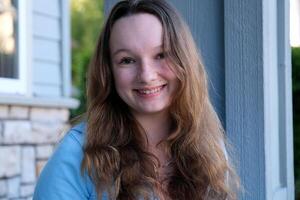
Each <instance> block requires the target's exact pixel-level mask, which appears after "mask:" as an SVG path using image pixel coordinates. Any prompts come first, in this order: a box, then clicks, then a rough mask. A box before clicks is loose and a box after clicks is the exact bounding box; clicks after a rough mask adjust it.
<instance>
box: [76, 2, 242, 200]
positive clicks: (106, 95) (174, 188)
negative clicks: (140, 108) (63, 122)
mask: <svg viewBox="0 0 300 200" xmlns="http://www.w3.org/2000/svg"><path fill="white" fill-rule="evenodd" d="M137 13H149V14H152V15H154V16H156V17H157V18H158V19H159V20H160V22H161V23H162V27H163V41H162V42H163V50H164V52H165V53H166V56H167V59H168V60H169V62H171V65H170V66H172V68H173V70H174V72H175V73H176V75H177V77H178V79H179V81H180V84H179V88H178V91H177V93H176V95H175V96H174V98H173V100H172V103H171V108H170V115H171V118H172V123H173V129H172V130H173V131H172V132H171V133H170V135H169V136H168V138H167V139H166V140H164V141H162V144H163V145H164V147H165V149H166V151H167V152H168V153H169V154H170V155H171V156H172V163H171V164H172V166H173V168H174V171H173V173H172V174H171V175H170V178H169V182H168V186H167V190H168V194H169V195H170V197H171V198H172V199H180V200H183V199H194V200H198V199H199V200H202V199H236V190H235V189H237V187H238V178H237V176H236V175H235V171H234V169H233V168H232V165H231V163H230V159H229V158H228V159H227V158H226V155H225V144H227V142H226V141H225V138H224V134H223V133H224V131H223V128H222V125H221V123H220V121H219V119H218V116H217V114H216V113H215V111H214V108H213V107H212V105H211V102H210V100H209V94H208V89H207V77H206V72H205V69H204V66H203V64H202V62H201V59H200V56H199V53H198V51H197V47H196V45H195V42H194V41H193V38H192V35H191V33H190V31H189V28H188V27H187V25H186V24H185V23H184V21H183V20H182V18H181V17H180V15H179V14H178V12H177V11H176V10H175V9H174V8H173V7H172V6H170V5H169V4H168V3H167V2H166V1H165V0H127V1H121V2H119V3H117V4H116V5H115V6H114V7H113V9H112V10H111V12H110V14H109V16H108V19H107V21H106V24H105V26H104V28H103V31H102V33H101V35H100V37H99V41H98V44H97V47H96V51H95V54H94V57H93V59H92V62H91V65H90V67H89V72H88V78H87V80H88V84H87V97H88V110H87V139H86V143H85V147H84V159H83V162H82V170H87V171H88V173H89V175H90V176H91V177H92V180H93V181H94V183H95V186H96V190H97V194H98V197H99V198H100V197H101V194H102V193H103V192H104V191H108V193H109V196H110V198H111V199H119V200H124V199H137V198H138V197H141V196H143V197H144V198H145V199H149V198H150V196H151V195H152V192H153V190H151V188H152V189H153V188H156V187H158V185H159V183H158V176H157V173H156V170H155V169H156V167H157V166H156V164H155V163H156V162H155V156H154V155H152V154H151V153H149V152H147V137H146V134H145V131H144V130H143V128H142V127H141V125H140V124H139V123H138V122H137V120H136V119H135V118H134V117H133V115H132V114H131V113H130V110H129V108H128V106H127V105H126V104H125V103H124V101H122V99H121V98H120V97H119V96H118V94H117V92H116V90H115V87H114V78H113V75H112V66H111V60H110V59H111V58H110V51H109V39H110V35H111V30H112V27H113V25H114V23H115V22H116V21H117V20H118V19H120V18H122V17H126V16H130V15H134V14H137Z"/></svg>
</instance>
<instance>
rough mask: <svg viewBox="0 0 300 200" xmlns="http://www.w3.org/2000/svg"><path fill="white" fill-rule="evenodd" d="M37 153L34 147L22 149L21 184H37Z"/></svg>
mask: <svg viewBox="0 0 300 200" xmlns="http://www.w3.org/2000/svg"><path fill="white" fill-rule="evenodd" d="M35 171H36V170H35V151H34V147H32V146H27V147H23V148H22V165H21V183H34V182H35Z"/></svg>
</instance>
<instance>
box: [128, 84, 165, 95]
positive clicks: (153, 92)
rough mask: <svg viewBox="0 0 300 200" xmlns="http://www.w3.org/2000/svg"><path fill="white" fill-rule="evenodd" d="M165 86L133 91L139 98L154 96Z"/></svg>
mask: <svg viewBox="0 0 300 200" xmlns="http://www.w3.org/2000/svg"><path fill="white" fill-rule="evenodd" d="M165 86H166V85H161V86H158V87H152V88H146V89H135V90H134V91H136V92H137V93H138V94H139V95H140V96H145V97H146V96H149V97H150V96H156V95H157V94H159V92H160V91H161V90H162V89H163V88H164V87H165Z"/></svg>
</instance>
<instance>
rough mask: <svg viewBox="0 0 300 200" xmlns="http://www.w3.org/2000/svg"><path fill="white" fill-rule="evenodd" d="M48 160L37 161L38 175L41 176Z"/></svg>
mask: <svg viewBox="0 0 300 200" xmlns="http://www.w3.org/2000/svg"><path fill="white" fill-rule="evenodd" d="M46 163H47V160H38V161H37V162H36V177H39V176H40V174H41V172H42V170H43V168H44V166H45V165H46Z"/></svg>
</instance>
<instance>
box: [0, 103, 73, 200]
mask: <svg viewBox="0 0 300 200" xmlns="http://www.w3.org/2000/svg"><path fill="white" fill-rule="evenodd" d="M68 119H69V111H68V109H63V108H41V107H29V106H13V105H0V200H4V199H26V200H27V199H32V194H33V191H34V187H35V183H36V180H37V177H38V176H39V174H40V172H41V170H42V168H43V166H44V165H45V163H46V161H47V159H48V158H49V157H50V155H51V154H52V151H53V149H54V147H55V145H56V144H57V143H58V142H59V139H60V138H61V137H62V136H63V135H64V132H65V131H67V130H68V129H69V125H68Z"/></svg>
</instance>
